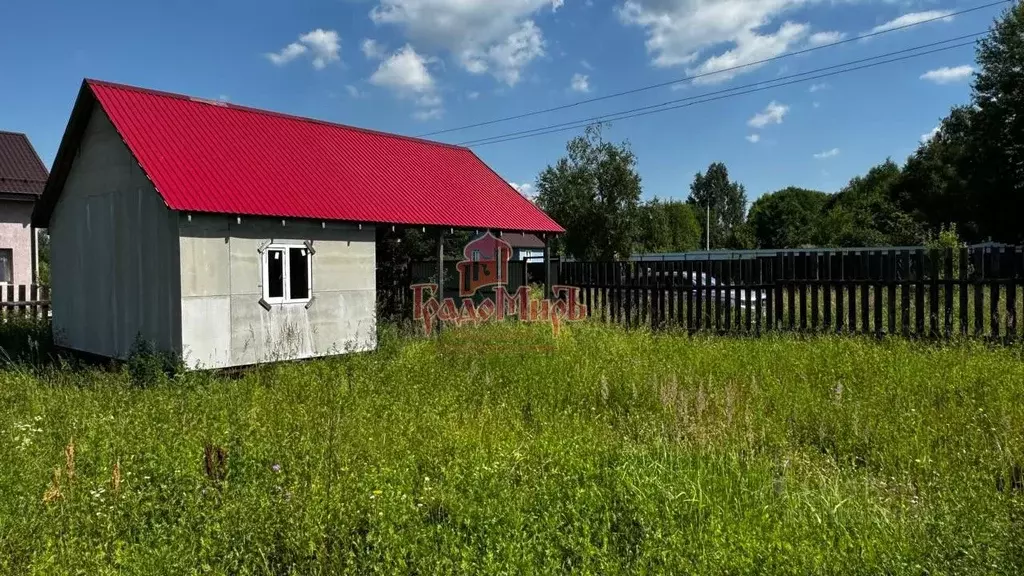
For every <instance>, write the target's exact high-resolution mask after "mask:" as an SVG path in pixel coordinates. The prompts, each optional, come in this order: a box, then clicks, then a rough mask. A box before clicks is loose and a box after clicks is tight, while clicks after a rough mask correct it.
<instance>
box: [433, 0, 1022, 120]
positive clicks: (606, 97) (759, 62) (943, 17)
mask: <svg viewBox="0 0 1024 576" xmlns="http://www.w3.org/2000/svg"><path fill="white" fill-rule="evenodd" d="M1014 1H1015V0H999V1H997V2H989V3H988V4H982V5H980V6H975V7H973V8H965V9H963V10H959V11H956V12H950V13H948V14H943V15H941V16H936V17H934V18H928V19H927V20H921V21H919V22H912V23H910V24H904V25H902V26H896V27H895V28H888V29H886V30H879V31H877V32H869V33H867V34H862V35H860V36H854V37H853V38H846V39H844V40H838V41H836V42H831V43H829V44H822V45H820V46H812V47H810V48H805V49H803V50H797V51H795V52H787V53H785V54H779V55H778V56H773V57H771V58H765V59H763V60H757V61H756V62H748V63H746V64H740V65H737V66H732V67H730V68H723V69H722V70H715V71H714V72H704V73H702V74H695V75H693V76H684V77H683V78H677V79H676V80H669V81H667V82H660V83H658V84H650V85H648V86H641V87H639V88H633V89H630V90H625V91H622V92H615V93H613V94H606V95H604V96H596V97H594V98H588V99H585V100H578V101H576V102H571V103H569V104H562V105H560V106H554V107H552V108H544V109H542V110H534V111H531V112H524V113H522V114H516V115H514V116H506V117H504V118H497V119H494V120H487V121H484V122H477V123H475V124H466V125H464V126H456V127H455V128H446V129H444V130H436V131H434V132H428V133H426V134H421V135H419V136H418V138H426V137H428V136H437V135H438V134H447V133H449V132H460V131H462V130H469V129H470V128H479V127H481V126H490V125H493V124H500V123H502V122H509V121H511V120H519V119H522V118H528V117H530V116H537V115H538V114H547V113H549V112H557V111H559V110H566V109H569V108H574V107H576V106H582V105H583V104H590V103H592V102H600V101H602V100H609V99H611V98H619V97H620V96H628V95H630V94H637V93H639V92H645V91H647V90H654V89H657V88H664V87H665V86H671V85H673V84H680V83H683V82H690V81H693V80H697V79H699V78H706V77H708V76H713V75H715V74H724V73H726V72H734V71H736V70H742V69H743V68H749V67H751V66H760V65H762V64H767V63H769V62H775V61H777V60H781V59H783V58H790V57H793V56H799V55H801V54H807V53H810V52H814V51H816V50H823V49H825V48H831V47H833V46H839V45H840V44H847V43H850V42H856V41H858V40H864V39H865V38H873V37H875V36H881V35H882V34H888V33H890V32H898V31H900V30H906V29H908V28H913V27H915V26H921V25H923V24H928V23H930V22H937V21H939V20H946V19H949V18H953V17H954V16H960V15H962V14H967V13H970V12H977V11H978V10H984V9H986V8H992V7H993V6H999V5H1001V4H1008V3H1011V2H1014Z"/></svg>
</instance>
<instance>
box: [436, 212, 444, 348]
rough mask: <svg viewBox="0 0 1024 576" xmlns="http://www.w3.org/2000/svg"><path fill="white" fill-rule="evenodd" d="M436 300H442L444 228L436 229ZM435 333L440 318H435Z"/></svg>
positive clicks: (439, 328)
mask: <svg viewBox="0 0 1024 576" xmlns="http://www.w3.org/2000/svg"><path fill="white" fill-rule="evenodd" d="M437 301H438V302H443V301H444V229H443V228H438V229H437ZM439 316H440V315H439ZM437 333H438V334H440V333H441V319H440V318H438V320H437Z"/></svg>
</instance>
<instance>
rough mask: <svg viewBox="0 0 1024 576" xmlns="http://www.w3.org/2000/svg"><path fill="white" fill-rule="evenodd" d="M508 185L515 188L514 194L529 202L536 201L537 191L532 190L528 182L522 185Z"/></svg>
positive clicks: (512, 183) (531, 185) (511, 183)
mask: <svg viewBox="0 0 1024 576" xmlns="http://www.w3.org/2000/svg"><path fill="white" fill-rule="evenodd" d="M508 185H509V186H511V187H513V188H515V189H516V192H519V193H520V194H522V195H523V197H525V198H527V199H528V200H529V201H530V202H536V201H537V191H536V190H535V189H534V187H533V184H530V183H528V182H527V183H523V184H516V183H515V182H509V183H508Z"/></svg>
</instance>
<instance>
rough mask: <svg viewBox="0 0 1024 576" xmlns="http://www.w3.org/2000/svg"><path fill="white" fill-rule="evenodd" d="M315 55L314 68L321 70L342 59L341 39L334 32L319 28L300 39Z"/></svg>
mask: <svg viewBox="0 0 1024 576" xmlns="http://www.w3.org/2000/svg"><path fill="white" fill-rule="evenodd" d="M299 42H302V43H303V44H305V45H306V46H308V47H309V49H310V51H311V52H312V53H313V67H314V68H316V69H317V70H320V69H322V68H324V67H325V66H327V65H328V64H329V63H331V62H334V61H336V60H340V59H341V56H340V54H341V38H340V37H339V36H338V33H337V32H335V31H334V30H323V29H321V28H317V29H316V30H313V31H312V32H307V33H306V34H303V35H302V36H300V37H299Z"/></svg>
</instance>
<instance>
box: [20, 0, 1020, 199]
mask: <svg viewBox="0 0 1024 576" xmlns="http://www.w3.org/2000/svg"><path fill="white" fill-rule="evenodd" d="M982 3H985V2H984V0H975V1H973V2H944V1H941V0H934V1H927V0H925V1H920V2H901V1H899V0H895V1H894V0H613V1H608V0H605V1H602V0H304V1H296V2H281V1H280V0H247V1H246V2H240V1H235V0H206V1H204V2H199V1H194V0H171V1H167V2H138V1H137V0H135V1H127V0H95V1H93V2H88V3H83V2H71V1H69V0H65V1H60V2H58V1H55V0H8V1H6V2H4V3H3V4H2V6H0V70H2V74H0V79H2V80H0V81H2V84H0V129H4V130H14V131H23V132H26V133H27V134H28V135H29V137H30V139H31V140H32V142H33V144H34V145H35V147H36V149H37V150H38V151H39V154H40V156H42V158H43V161H44V162H45V163H46V164H47V165H50V164H51V163H52V161H53V156H54V154H55V153H56V149H57V146H58V144H59V142H60V138H61V136H62V134H63V131H64V128H65V126H66V122H67V119H68V115H69V113H70V111H71V107H72V104H73V101H74V97H75V95H76V93H77V90H78V87H79V85H80V83H81V81H82V79H83V78H84V77H91V78H98V79H102V80H109V81H114V82H123V83H127V84H134V85H140V86H145V87H150V88H156V89H160V90H167V91H172V92H181V93H186V94H190V95H194V96H201V97H207V98H226V99H228V100H230V101H231V102H233V103H238V104H244V105H248V106H255V107H259V108H267V109H272V110H276V111H281V112H287V113H292V114H298V115H303V116H311V117H316V118H321V119H325V120H329V121H335V122H341V123H346V124H352V125H357V126H363V127H368V128H374V129H379V130H385V131H390V132H397V133H401V134H409V135H420V134H424V133H428V132H433V131H436V130H443V129H447V128H453V127H459V126H464V125H466V124H472V123H476V122H482V121H486V120H491V119H494V118H499V117H504V116H508V115H514V114H519V113H524V112H529V111H532V110H537V109H543V108H548V107H552V106H558V105H563V104H568V103H572V102H576V101H579V100H582V99H586V98H592V97H599V96H601V95H604V94H609V93H613V92H619V91H623V90H628V89H631V88H636V87H640V86H645V85H650V84H654V83H659V82H666V81H670V80H674V79H677V78H683V77H686V76H687V75H692V74H698V73H702V72H715V71H717V70H720V69H722V68H726V67H728V66H729V65H731V64H736V63H745V62H752V61H756V60H760V59H762V58H766V57H772V56H777V55H780V54H785V53H788V52H792V51H795V50H800V49H803V48H806V47H808V46H812V45H814V44H815V43H822V42H827V41H829V40H834V39H835V38H840V37H853V36H858V35H861V34H864V33H867V32H870V31H871V30H873V29H876V28H877V27H884V26H886V25H887V24H888V25H889V26H892V25H894V24H892V23H893V22H894V21H895V22H896V23H897V24H898V23H907V22H914V21H917V20H922V19H925V18H928V17H936V16H942V15H944V14H947V13H949V12H953V11H958V10H962V9H965V8H971V7H974V6H977V5H979V4H982ZM1001 9H1002V7H993V8H988V9H985V10H980V11H976V12H972V13H970V14H964V15H960V16H956V17H951V18H947V19H944V20H941V21H937V22H932V23H928V24H923V25H920V26H916V27H914V28H911V29H907V30H901V31H896V32H892V33H888V34H884V35H881V36H877V37H875V38H872V39H869V40H863V41H856V42H850V43H846V44H843V45H840V46H835V47H828V48H824V49H821V50H818V51H815V52H813V53H810V54H805V55H801V56H795V57H789V58H783V59H781V60H778V61H775V62H772V63H769V64H765V65H763V66H756V67H750V68H744V69H743V70H742V71H740V72H737V73H724V74H717V75H714V76H708V77H705V78H704V79H703V81H701V82H698V83H686V84H683V85H681V86H677V87H675V88H670V87H665V88H660V89H656V90H650V91H646V92H642V93H638V94H634V95H630V96H624V97H621V98H614V99H610V100H606V101H603V102H596V103H593V104H589V105H581V106H578V107H575V108H571V109H568V110H563V111H560V112H557V113H553V114H545V115H538V116H534V117H530V118H526V119H522V120H518V121H514V122H509V123H504V124H497V125H492V126H487V127H483V128H478V129H473V130H466V131H460V132H452V133H446V134H443V135H439V136H437V137H436V138H438V139H440V140H443V141H448V142H454V143H459V142H464V141H467V140H472V139H477V138H483V137H488V136H494V135H500V134H506V133H509V132H515V131H519V130H525V129H530V128H536V127H540V126H544V125H549V124H555V123H561V122H567V121H570V120H575V119H582V118H588V117H591V116H594V115H598V114H602V113H609V112H616V111H620V110H624V109H629V108H635V107H639V106H645V105H649V104H654V103H658V102H663V101H666V100H672V99H677V98H684V97H687V96H693V95H699V94H701V93H704V92H708V91H715V90H721V89H724V88H729V87H734V86H739V85H743V84H748V83H752V82H759V81H765V80H770V79H772V78H777V77H779V76H782V75H788V74H794V73H798V72H802V71H807V70H813V69H815V68H820V67H823V66H829V65H833V64H839V63H842V62H846V61H850V60H855V59H859V58H865V57H869V56H874V55H878V54H883V53H886V52H891V51H894V50H900V49H904V48H909V47H912V46H917V45H921V44H926V43H929V42H936V41H940V40H945V39H948V38H952V37H954V36H959V35H964V34H969V33H973V32H980V31H983V30H985V29H987V28H988V27H989V26H990V24H991V22H992V20H993V18H994V17H996V16H997V15H998V14H999V12H1000V10H1001ZM367 41H370V42H367ZM973 65H974V51H973V48H972V47H964V48H958V49H955V50H949V51H946V52H942V53H938V54H932V55H928V56H924V57H921V58H916V59H912V60H907V61H903V62H897V63H893V64H888V65H885V66H880V67H877V68H872V69H867V70H862V71H857V72H852V73H849V74H843V75H839V76H835V77H832V78H828V79H825V80H819V81H814V82H806V83H800V84H795V85H791V86H785V87H780V88H774V89H770V90H766V91H763V92H758V93H754V94H748V95H742V96H737V97H734V98H727V99H724V100H720V101H717V102H712V103H707V104H700V105H696V106H692V107H689V108H683V109H679V110H673V111H668V112H664V113H660V114H653V115H649V116H646V117H642V118H636V119H631V120H622V121H619V122H615V123H613V124H612V126H611V127H610V129H609V130H607V131H606V135H607V137H608V138H610V139H613V140H629V141H630V143H631V145H632V147H633V149H634V151H635V152H636V154H637V156H638V160H639V171H640V175H641V177H642V179H643V183H644V195H645V197H648V198H649V197H652V196H655V195H657V196H659V197H661V198H669V197H675V198H680V199H682V198H685V197H686V195H687V193H688V190H689V184H690V182H691V181H692V178H693V174H694V173H695V172H696V171H698V170H702V169H704V168H706V167H707V165H708V164H709V163H711V162H714V161H722V162H725V164H726V165H727V166H728V168H729V170H730V173H731V175H732V176H733V178H734V179H737V180H739V181H740V182H742V183H743V184H744V185H745V186H746V187H747V193H748V197H749V199H750V200H751V201H752V200H753V199H755V198H756V197H757V196H759V195H760V194H762V193H764V192H770V191H773V190H776V189H779V188H782V187H785V186H788V185H796V186H803V187H808V188H815V189H820V190H825V191H829V192H833V191H836V190H838V189H839V188H841V187H842V186H843V185H844V184H845V183H846V182H847V181H848V180H849V179H850V178H851V177H853V176H856V175H857V174H860V173H862V172H864V171H865V170H866V169H867V168H869V167H870V166H871V165H873V164H876V163H878V162H881V161H883V160H884V159H885V158H886V157H887V156H890V157H892V158H893V159H894V160H897V161H900V162H902V161H903V160H904V159H905V158H906V156H907V155H908V154H910V153H912V152H913V150H914V149H915V148H916V147H917V145H918V143H919V142H920V140H921V138H922V135H924V134H927V133H928V132H930V131H931V130H932V129H933V128H934V127H935V126H936V124H937V123H938V122H939V120H940V119H941V118H942V117H943V116H944V115H945V114H946V112H947V111H948V110H949V107H950V106H952V105H955V104H960V103H965V102H967V101H968V99H969V97H970V86H969V82H970V74H969V72H970V69H969V67H970V66H973ZM812 85H815V88H814V91H812V90H811V87H812ZM575 133H576V132H573V131H569V132H561V133H556V134H550V135H545V136H540V137H536V138H527V139H522V140H517V141H512V142H507V143H500V144H494V145H489V146H482V147H478V148H475V150H476V152H477V153H478V154H479V155H480V156H481V157H482V158H483V159H484V160H485V161H486V162H488V163H489V164H490V165H491V166H492V167H493V168H494V169H495V170H496V171H498V172H499V173H500V174H502V175H503V176H504V177H505V178H506V179H507V180H509V181H510V182H514V183H516V184H517V185H521V184H524V183H525V184H530V183H532V182H533V181H534V180H535V178H536V176H537V174H538V173H539V172H540V170H542V169H543V168H544V167H545V166H546V165H548V164H550V163H553V162H554V161H556V160H557V159H558V157H559V156H561V155H562V154H563V153H564V149H565V142H566V140H567V139H569V138H570V137H572V136H573V135H574V134H575ZM751 140H757V141H756V142H752V141H751Z"/></svg>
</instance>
